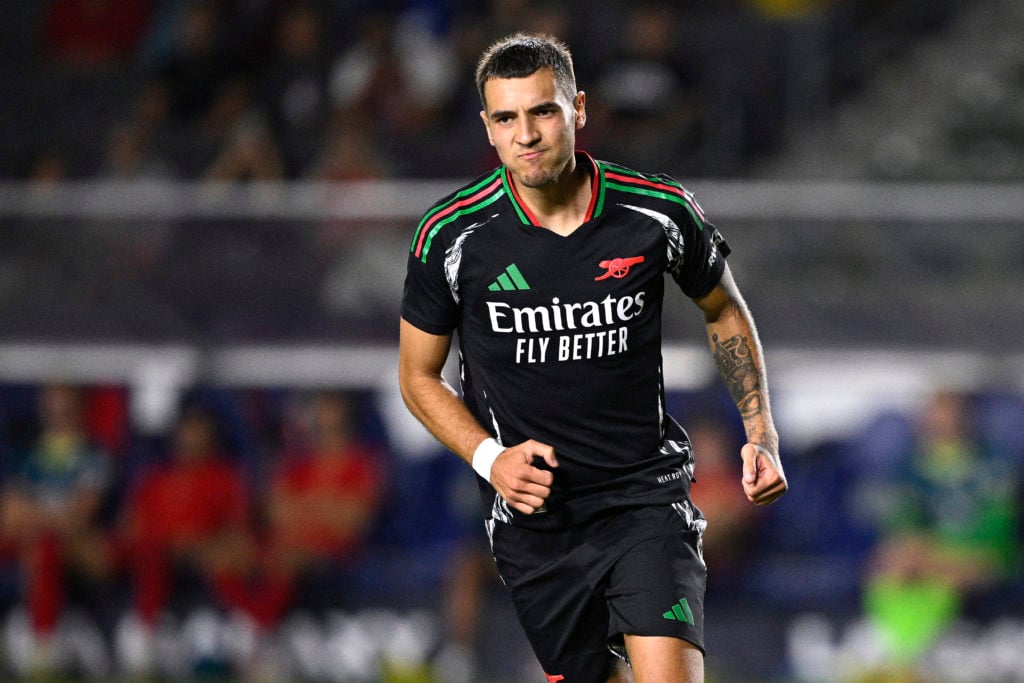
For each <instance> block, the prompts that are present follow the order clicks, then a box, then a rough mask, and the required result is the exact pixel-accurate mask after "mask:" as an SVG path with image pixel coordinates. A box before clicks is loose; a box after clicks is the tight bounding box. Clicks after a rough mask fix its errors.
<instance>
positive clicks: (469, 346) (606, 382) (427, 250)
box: [402, 152, 728, 528]
mask: <svg viewBox="0 0 1024 683" xmlns="http://www.w3.org/2000/svg"><path fill="white" fill-rule="evenodd" d="M577 163H579V164H581V165H582V166H583V167H584V168H586V169H587V170H588V171H589V172H590V175H591V182H592V199H591V204H590V207H589V209H588V211H587V216H586V218H585V221H584V222H583V224H581V225H580V226H579V228H577V229H576V230H575V231H574V232H572V233H571V234H570V235H568V236H561V235H558V234H556V233H554V232H552V231H550V230H547V229H544V228H543V227H540V226H539V225H538V223H537V221H536V219H535V218H534V217H533V216H532V214H531V212H530V211H529V209H528V208H527V207H526V205H525V204H524V203H523V202H522V201H521V200H520V199H519V197H518V195H517V193H516V189H515V186H514V184H513V183H512V181H511V179H510V178H509V176H508V173H507V170H506V169H505V168H504V167H501V168H498V169H496V170H494V171H493V172H491V173H489V174H486V175H484V176H481V177H480V178H477V179H476V180H474V181H473V182H472V183H470V184H468V185H467V186H465V187H464V188H462V189H460V190H459V191H457V192H454V193H453V194H451V195H449V196H448V197H446V198H444V199H442V200H441V201H439V202H438V203H437V204H435V205H434V206H433V207H432V208H431V209H430V210H429V211H428V212H427V213H426V214H425V215H424V217H423V220H422V221H421V222H420V224H419V226H418V227H417V230H416V232H415V235H414V237H413V240H412V244H411V247H410V254H409V262H408V271H407V275H406V281H405V290H404V296H403V302H402V317H403V318H404V319H405V320H406V321H408V322H409V323H411V324H412V325H414V326H415V327H417V328H419V329H421V330H424V331H426V332H429V333H432V334H449V333H452V332H456V331H457V333H458V346H459V354H460V356H459V361H460V375H461V376H460V379H461V383H462V395H463V399H464V400H465V402H466V405H467V406H468V407H469V410H470V411H471V412H472V413H473V415H474V416H475V417H476V418H477V420H479V422H480V423H481V424H482V425H483V426H484V427H485V428H487V429H488V430H489V431H490V432H491V434H492V435H493V436H494V437H495V438H496V439H497V440H498V441H499V442H500V443H501V444H503V445H505V446H511V445H515V444H518V443H520V442H522V441H525V440H527V439H536V440H538V441H541V442H544V443H547V444H550V445H552V446H554V449H555V455H556V457H557V458H558V461H559V467H558V468H556V469H555V470H553V472H554V475H555V481H554V486H553V489H552V493H551V496H550V497H549V498H548V500H547V503H546V505H545V509H544V511H543V512H541V513H539V514H534V515H523V514H521V513H518V512H516V511H514V510H513V509H511V508H510V507H509V506H508V505H507V504H506V503H505V502H504V501H503V500H502V499H501V498H500V496H498V495H497V494H496V492H495V490H494V489H493V488H492V487H491V486H490V484H488V483H487V482H486V481H485V480H484V479H483V478H478V479H479V483H480V490H481V494H482V496H483V498H484V504H485V509H486V510H487V511H488V515H489V516H494V517H496V518H498V519H500V520H502V521H506V522H510V523H513V524H518V525H523V526H532V527H539V528H564V527H567V526H570V525H573V524H577V523H579V522H583V521H587V520H589V519H592V518H594V517H595V516H597V515H600V514H602V513H603V512H605V511H607V510H609V509H612V508H620V507H630V506H637V505H649V504H659V503H663V504H669V503H673V502H678V501H681V500H686V499H687V498H688V494H689V485H690V480H691V478H692V474H693V457H692V452H691V449H690V447H689V443H688V440H687V438H686V434H685V432H684V431H683V430H682V429H681V428H680V426H679V425H678V424H677V423H676V422H675V421H674V420H673V419H672V418H671V417H670V416H668V415H667V414H666V413H665V390H664V383H663V381H662V357H661V309H662V300H663V294H664V287H665V281H666V278H665V274H666V273H668V274H670V275H671V276H672V278H673V280H674V281H675V282H676V283H677V284H678V286H679V287H680V288H681V289H682V291H683V292H684V293H685V294H687V295H688V296H690V297H700V296H703V295H705V294H707V293H708V292H710V291H711V290H712V289H713V288H714V287H715V286H716V285H717V284H718V282H719V280H720V279H721V277H722V272H723V270H724V261H723V259H724V258H725V256H726V255H727V254H728V247H727V245H726V244H725V242H724V241H723V239H722V237H721V235H720V234H719V232H718V231H717V230H716V229H715V228H714V226H713V225H711V224H710V223H709V222H708V221H707V220H706V219H705V217H704V214H703V212H702V210H701V208H700V207H699V205H698V204H697V202H696V201H695V200H694V199H693V196H692V195H691V194H690V193H689V192H688V191H687V190H685V189H684V188H683V187H682V186H681V185H680V184H679V183H677V182H676V181H674V180H672V179H671V178H669V177H667V176H664V175H649V174H642V173H637V172H635V171H631V170H629V169H626V168H623V167H621V166H617V165H615V164H610V163H607V162H604V161H597V160H594V159H593V158H591V157H590V156H589V155H587V154H586V153H584V152H578V153H577ZM698 514H699V513H698Z"/></svg>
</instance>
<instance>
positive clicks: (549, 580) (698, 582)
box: [490, 501, 707, 683]
mask: <svg viewBox="0 0 1024 683" xmlns="http://www.w3.org/2000/svg"><path fill="white" fill-rule="evenodd" d="M703 524H704V522H703V519H701V518H700V515H699V513H695V512H694V509H693V506H692V505H690V503H689V502H685V501H684V502H681V503H677V504H675V505H672V506H664V507H646V508H636V509H630V510H626V511H623V512H620V513H617V514H614V515H609V516H607V517H603V518H601V519H598V520H596V521H593V522H589V523H587V524H583V525H579V526H578V527H572V528H570V529H566V530H558V531H536V530H532V529H523V528H520V527H515V526H512V525H509V524H504V523H501V522H495V523H494V524H493V527H492V528H491V529H490V533H491V547H492V550H493V552H494V558H495V561H496V562H497V565H498V571H499V573H500V574H501V577H502V580H503V581H504V582H505V585H506V587H507V588H508V589H509V590H510V592H511V594H512V601H513V603H514V604H515V609H516V613H517V615H518V617H519V621H520V623H521V624H522V626H523V629H524V630H525V631H526V636H527V639H528V640H529V642H530V645H531V646H532V648H533V651H534V653H535V654H536V655H537V658H538V659H539V660H540V663H541V666H542V667H543V669H544V671H545V672H546V674H547V675H548V678H549V680H555V681H564V683H605V681H606V680H607V679H608V676H609V675H611V672H612V670H613V668H614V666H615V662H616V655H618V656H620V657H624V656H625V648H624V644H623V643H624V641H623V635H624V634H631V635H641V636H671V637H675V638H681V639H683V640H686V641H688V642H690V643H692V644H693V645H695V646H696V647H698V648H699V649H700V650H701V652H703V651H704V591H705V586H706V585H707V568H706V567H705V565H704V559H703V557H702V553H701V534H702V531H703ZM559 676H561V678H559Z"/></svg>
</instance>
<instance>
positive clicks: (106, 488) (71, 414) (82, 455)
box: [0, 384, 114, 672]
mask: <svg viewBox="0 0 1024 683" xmlns="http://www.w3.org/2000/svg"><path fill="white" fill-rule="evenodd" d="M38 415H39V421H40V431H39V434H38V436H37V437H36V438H35V440H34V443H33V445H32V446H31V448H30V449H29V451H28V452H27V453H25V454H23V456H22V457H21V458H19V464H18V465H17V466H16V467H15V471H14V476H13V477H12V479H11V480H10V482H9V483H8V484H7V486H6V487H5V489H4V491H3V494H2V499H0V545H4V546H8V547H11V548H13V549H15V551H16V552H17V554H18V557H19V559H20V562H21V566H22V581H23V595H24V600H25V602H26V606H27V610H28V620H27V624H25V623H24V622H22V621H20V620H15V621H13V622H11V624H10V625H9V628H8V630H7V638H8V642H7V647H8V655H9V656H10V657H11V660H12V663H13V664H14V665H15V668H16V669H18V670H19V671H22V672H25V671H28V670H30V669H32V668H34V667H36V666H39V667H43V668H44V669H47V668H50V667H52V666H54V665H56V664H57V657H59V654H60V653H59V652H58V648H59V647H60V645H59V644H58V643H57V642H56V631H57V626H58V622H59V620H60V618H61V616H62V612H63V610H64V607H65V602H66V598H67V597H68V591H69V588H71V587H72V586H73V585H77V586H82V587H87V590H86V591H85V594H88V593H92V594H93V595H94V596H99V595H103V594H106V590H105V589H101V588H100V587H102V586H104V584H106V583H108V582H109V581H110V580H111V579H112V578H113V577H114V571H113V570H114V563H113V553H112V545H111V543H110V538H109V535H108V533H107V530H106V529H105V528H104V525H103V523H102V518H101V517H102V516H101V513H102V509H103V505H104V503H105V502H106V499H107V496H108V494H109V493H110V484H111V482H112V476H113V464H112V462H111V461H110V458H109V456H108V454H107V453H106V452H104V451H102V450H100V449H99V448H98V447H97V446H96V445H94V444H93V443H92V442H91V441H90V439H89V438H88V436H87V435H86V432H85V430H84V427H83V396H82V392H81V390H80V389H79V388H77V387H73V386H69V385H63V384H55V385H50V386H46V387H43V388H42V389H41V391H40V394H39V404H38ZM26 627H27V628H26Z"/></svg>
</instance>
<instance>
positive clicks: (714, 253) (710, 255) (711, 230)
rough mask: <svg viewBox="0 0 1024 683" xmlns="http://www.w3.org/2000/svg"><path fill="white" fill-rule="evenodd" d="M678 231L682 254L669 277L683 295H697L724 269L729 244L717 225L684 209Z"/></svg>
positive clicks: (697, 296)
mask: <svg viewBox="0 0 1024 683" xmlns="http://www.w3.org/2000/svg"><path fill="white" fill-rule="evenodd" d="M680 228H681V232H682V254H681V255H680V260H679V262H678V263H677V265H676V267H675V268H674V269H673V270H672V277H673V278H674V279H675V281H676V284H678V285H679V288H680V289H682V290H683V293H684V294H686V296H688V297H690V298H693V299H697V298H700V297H702V296H705V295H706V294H707V293H708V292H710V291H711V290H712V289H714V288H715V286H717V285H718V283H719V281H720V280H721V279H722V273H724V272H725V258H726V257H727V256H728V255H729V251H730V249H729V245H728V243H727V242H726V241H725V238H723V237H722V233H720V232H719V231H718V229H717V228H716V227H715V226H714V225H712V224H711V223H709V222H707V221H706V220H704V219H703V215H702V214H698V215H697V216H694V215H693V212H687V214H686V216H685V217H684V221H683V225H682V226H680Z"/></svg>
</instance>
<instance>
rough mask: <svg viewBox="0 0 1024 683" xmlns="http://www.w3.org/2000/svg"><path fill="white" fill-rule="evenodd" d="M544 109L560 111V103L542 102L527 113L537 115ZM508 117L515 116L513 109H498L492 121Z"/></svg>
mask: <svg viewBox="0 0 1024 683" xmlns="http://www.w3.org/2000/svg"><path fill="white" fill-rule="evenodd" d="M542 109H559V106H558V102H556V101H555V100H548V101H546V102H540V103H539V104H535V105H533V106H532V107H530V108H529V109H527V110H526V111H527V112H529V113H531V114H535V113H537V112H539V111H541V110H542ZM507 116H515V111H513V110H511V109H498V110H496V111H492V112H491V115H490V119H491V120H492V121H496V120H498V119H502V118H505V117H507Z"/></svg>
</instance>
